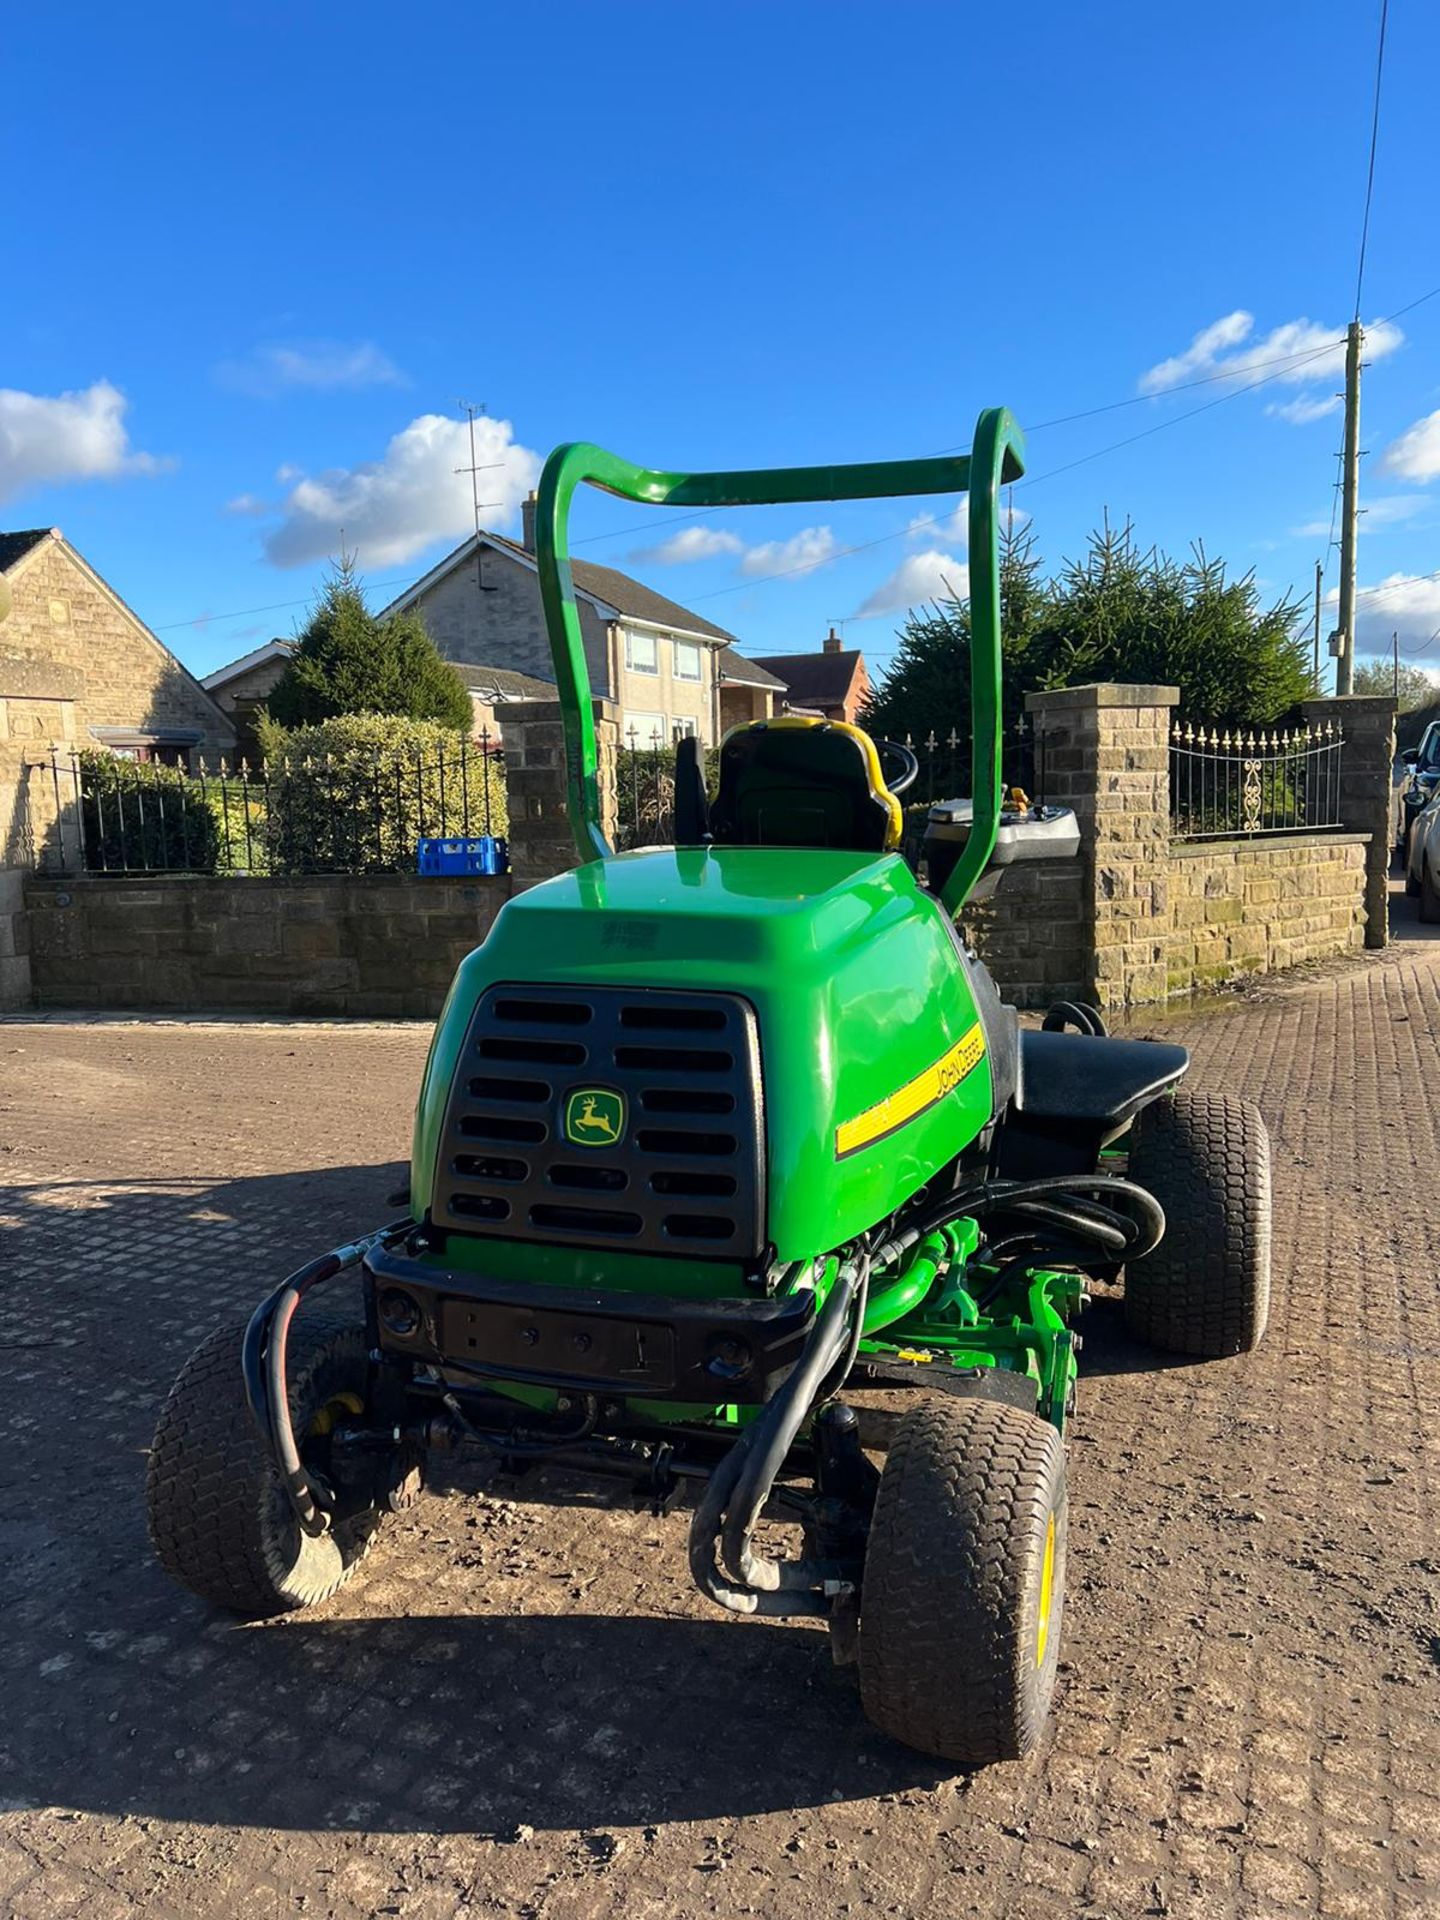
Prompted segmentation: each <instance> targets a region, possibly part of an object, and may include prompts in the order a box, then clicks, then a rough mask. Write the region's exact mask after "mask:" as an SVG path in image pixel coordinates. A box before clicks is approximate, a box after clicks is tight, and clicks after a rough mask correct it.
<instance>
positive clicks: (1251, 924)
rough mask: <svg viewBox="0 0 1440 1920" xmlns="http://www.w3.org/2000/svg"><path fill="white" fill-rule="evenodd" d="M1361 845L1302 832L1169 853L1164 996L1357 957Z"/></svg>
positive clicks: (1350, 836)
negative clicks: (1340, 957)
mask: <svg viewBox="0 0 1440 1920" xmlns="http://www.w3.org/2000/svg"><path fill="white" fill-rule="evenodd" d="M1369 846H1370V836H1369V835H1368V834H1364V833H1318V834H1310V833H1307V834H1303V835H1301V834H1292V835H1290V836H1288V837H1287V838H1285V839H1278V838H1277V839H1274V840H1196V841H1190V842H1186V843H1182V844H1178V845H1176V846H1174V847H1172V848H1171V850H1170V883H1169V890H1170V932H1169V937H1168V939H1167V941H1166V945H1165V961H1166V984H1167V986H1168V988H1169V991H1170V992H1171V993H1191V992H1194V991H1197V990H1203V989H1205V988H1207V987H1217V986H1223V985H1224V984H1225V983H1226V982H1227V981H1230V980H1235V979H1238V978H1239V977H1240V976H1241V975H1244V974H1247V973H1278V972H1279V971H1280V970H1281V969H1282V968H1284V967H1295V966H1299V965H1300V964H1301V962H1302V961H1306V960H1328V959H1333V958H1334V957H1335V956H1336V955H1337V954H1342V953H1357V952H1359V950H1360V949H1361V948H1362V947H1363V946H1364V944H1365V922H1366V914H1365V905H1364V900H1365V879H1366V863H1367V860H1368V857H1369Z"/></svg>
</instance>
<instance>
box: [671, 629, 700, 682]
mask: <svg viewBox="0 0 1440 1920" xmlns="http://www.w3.org/2000/svg"><path fill="white" fill-rule="evenodd" d="M670 644H671V646H672V647H673V648H674V660H675V665H674V669H673V671H674V674H675V678H676V679H677V680H683V681H684V682H685V683H686V685H687V686H692V687H698V686H699V684H700V682H701V681H702V680H703V679H704V678H705V649H704V648H703V647H702V646H701V644H700V642H699V641H698V640H680V639H676V640H672V641H671V643H670ZM683 660H693V661H694V663H695V671H694V672H693V673H686V672H685V670H684V668H683V667H682V666H681V662H682V661H683Z"/></svg>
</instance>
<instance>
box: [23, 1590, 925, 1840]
mask: <svg viewBox="0 0 1440 1920" xmlns="http://www.w3.org/2000/svg"><path fill="white" fill-rule="evenodd" d="M359 1598H360V1592H359V1591H357V1594H356V1599H357V1600H359ZM182 1604H183V1603H182ZM167 1610H168V1612H169V1614H170V1617H169V1618H168V1619H166V1620H164V1622H163V1624H164V1625H166V1626H168V1627H169V1628H170V1629H171V1631H170V1633H169V1634H168V1635H166V1636H165V1637H166V1638H168V1639H169V1641H170V1643H171V1646H172V1647H173V1648H174V1649H175V1651H176V1654H177V1655H178V1659H177V1661H176V1664H175V1665H174V1666H172V1667H171V1670H170V1672H169V1673H166V1674H162V1673H161V1672H158V1671H156V1668H157V1667H158V1666H160V1665H161V1664H162V1663H160V1662H155V1661H153V1660H152V1661H148V1662H147V1663H146V1665H147V1670H146V1671H145V1672H144V1674H143V1675H141V1674H134V1675H132V1679H133V1680H134V1681H136V1682H138V1684H137V1685H136V1686H135V1687H134V1689H133V1691H132V1692H131V1693H130V1695H129V1699H128V1705H125V1706H123V1707H122V1708H121V1710H120V1712H119V1714H118V1717H117V1716H116V1715H113V1714H112V1715H106V1714H103V1713H102V1714H100V1715H99V1716H98V1717H91V1716H90V1715H89V1713H88V1711H87V1710H86V1708H85V1706H84V1703H82V1702H79V1701H77V1702H75V1703H74V1705H73V1709H72V1711H73V1714H74V1718H75V1722H76V1724H75V1726H74V1727H71V1728H68V1729H67V1728H64V1727H63V1726H62V1727H57V1726H56V1725H54V1724H53V1723H52V1724H51V1725H49V1726H48V1727H44V1728H41V1727H39V1726H36V1725H35V1723H34V1722H33V1721H32V1720H30V1719H29V1718H28V1717H27V1719H26V1720H25V1721H23V1722H22V1723H21V1724H19V1725H16V1724H15V1723H14V1722H12V1723H11V1726H10V1728H9V1729H8V1731H7V1746H8V1748H9V1752H8V1754H7V1755H6V1756H4V1757H5V1758H8V1759H10V1760H11V1761H13V1762H14V1763H16V1765H15V1771H14V1773H13V1774H12V1775H11V1780H10V1783H9V1785H8V1786H7V1788H6V1789H5V1791H6V1792H7V1794H8V1795H9V1796H11V1798H10V1804H11V1805H14V1804H15V1798H14V1797H13V1796H15V1795H16V1793H17V1792H18V1793H20V1794H23V1798H24V1803H26V1804H41V1805H47V1804H48V1805H61V1806H68V1807H73V1808H77V1809H83V1810H88V1811H92V1812H96V1813H101V1814H109V1815H118V1814H127V1815H130V1816H138V1817H142V1818H143V1817H153V1818H160V1819H164V1820H173V1821H196V1822H202V1823H205V1824H207V1825H219V1826H235V1825H240V1826H254V1827H274V1828H280V1829H287V1830H304V1829H314V1828H330V1829H351V1830H356V1831H362V1830H363V1831H376V1832H391V1833H396V1832H403V1833H410V1832H424V1833H435V1832H463V1833H468V1834H477V1835H480V1836H482V1837H490V1838H493V1839H496V1840H513V1839H514V1838H515V1837H516V1829H517V1828H520V1827H522V1826H524V1827H531V1828H535V1829H543V1828H551V1829H567V1828H568V1829H575V1828H580V1829H593V1828H605V1827H611V1826H622V1827H623V1826H643V1825H661V1824H663V1823H665V1822H667V1821H674V1820H699V1819H720V1818H729V1817H735V1816H740V1815H745V1814H756V1813H767V1812H774V1811H779V1810H793V1809H796V1808H805V1807H813V1806H819V1805H822V1804H825V1803H827V1802H833V1801H836V1800H850V1799H861V1798H866V1797H869V1796H871V1795H874V1794H877V1793H891V1792H900V1791H905V1790H913V1789H916V1788H926V1787H933V1786H935V1785H936V1784H938V1783H939V1781H941V1780H942V1779H943V1778H945V1777H946V1776H947V1775H948V1774H949V1773H951V1772H953V1769H948V1768H945V1767H943V1766H942V1765H941V1763H939V1762H935V1761H929V1760H926V1759H924V1758H922V1757H921V1756H919V1755H917V1754H913V1753H909V1752H907V1751H906V1750H905V1749H903V1748H900V1747H898V1746H895V1745H894V1744H892V1743H891V1742H889V1741H886V1740H884V1739H882V1738H881V1737H880V1736H878V1735H876V1734H873V1733H871V1732H870V1731H869V1730H868V1729H867V1727H866V1725H865V1722H864V1721H863V1719H862V1717H861V1714H860V1707H859V1701H858V1699H857V1697H856V1687H855V1683H854V1679H853V1676H852V1675H851V1674H849V1673H847V1672H841V1671H837V1670H836V1669H835V1668H833V1667H832V1666H831V1664H830V1661H829V1657H828V1653H827V1650H826V1644H825V1639H824V1636H823V1635H822V1634H820V1633H819V1632H816V1631H814V1630H813V1629H805V1628H795V1627H786V1626H781V1625H777V1624H770V1623H762V1622H756V1621H746V1622H738V1621H727V1620H725V1619H723V1618H717V1619H714V1620H709V1619H704V1620H702V1619H677V1618H673V1617H670V1618H667V1617H655V1616H653V1615H652V1616H649V1617H640V1616H629V1617H616V1616H600V1615H594V1614H573V1613H572V1614H563V1615H524V1616H496V1615H443V1616H442V1615H420V1616H412V1617H408V1618H401V1619H397V1618H388V1617H387V1618H374V1617H372V1618H364V1617H352V1618H348V1619H330V1620H325V1619H311V1620H294V1621H289V1622H284V1623H281V1624H279V1625H275V1626H267V1627H258V1628H245V1627H231V1626H228V1625H227V1626H223V1627H222V1626H212V1627H211V1628H210V1629H209V1630H208V1631H204V1632H202V1633H199V1634H195V1635H194V1636H193V1637H191V1638H190V1639H189V1641H188V1645H187V1638H186V1636H185V1635H184V1634H183V1633H181V1632H178V1631H176V1630H175V1625H176V1623H175V1621H174V1617H173V1616H174V1612H175V1609H174V1608H168V1609H167ZM189 1617H190V1619H191V1620H193V1619H194V1615H193V1613H191V1614H190V1616H189ZM156 1624H157V1626H159V1625H161V1624H162V1622H161V1621H160V1620H157V1622H156ZM197 1646H203V1647H205V1648H206V1651H207V1652H208V1653H209V1654H210V1655H211V1657H212V1658H211V1664H210V1665H209V1666H208V1667H207V1668H206V1671H205V1676H204V1678H203V1679H202V1680H198V1681H197V1680H191V1681H189V1682H186V1681H184V1680H183V1679H180V1674H183V1671H184V1668H185V1666H186V1664H187V1660H186V1657H185V1656H186V1653H187V1652H188V1653H189V1654H190V1655H191V1656H192V1657H193V1655H194V1653H195V1651H196V1648H197ZM117 1654H118V1658H119V1660H120V1662H121V1663H122V1664H128V1663H127V1662H126V1657H125V1652H124V1649H118V1650H117ZM215 1655H218V1656H219V1657H218V1659H216V1658H214V1656H215ZM177 1667H178V1669H179V1672H177V1670H176V1668H177ZM177 1680H179V1684H177ZM107 1691H108V1690H107V1689H104V1688H102V1693H104V1692H107ZM67 1705H68V1703H67ZM70 1718H71V1711H67V1710H66V1709H63V1708H62V1713H61V1719H62V1721H66V1720H69V1719H70ZM31 1736H33V1738H32V1737H31ZM8 1771H9V1769H8V1768H5V1767H3V1766H0V1778H3V1777H4V1774H5V1773H6V1772H8Z"/></svg>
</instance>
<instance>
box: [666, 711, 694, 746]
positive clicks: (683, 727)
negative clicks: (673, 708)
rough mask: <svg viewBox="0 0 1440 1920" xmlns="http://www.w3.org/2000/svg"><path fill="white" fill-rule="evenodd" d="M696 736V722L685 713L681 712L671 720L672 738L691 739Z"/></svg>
mask: <svg viewBox="0 0 1440 1920" xmlns="http://www.w3.org/2000/svg"><path fill="white" fill-rule="evenodd" d="M694 736H695V722H694V721H693V720H691V719H689V718H687V716H686V715H684V714H679V715H677V716H676V718H675V719H673V720H672V721H671V722H670V737H671V739H672V740H690V739H693V738H694Z"/></svg>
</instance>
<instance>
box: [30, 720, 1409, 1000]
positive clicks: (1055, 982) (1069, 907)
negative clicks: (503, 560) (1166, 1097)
mask: <svg viewBox="0 0 1440 1920" xmlns="http://www.w3.org/2000/svg"><path fill="white" fill-rule="evenodd" d="M1175 699H1176V693H1175V689H1174V688H1173V687H1148V686H1110V685H1097V686H1088V687H1066V688H1063V689H1061V690H1059V691H1055V692H1049V693H1042V694H1032V695H1030V696H1029V698H1028V700H1027V702H1026V704H1027V707H1028V709H1029V711H1030V712H1031V714H1032V715H1033V717H1034V721H1035V729H1036V734H1037V737H1038V739H1039V740H1040V741H1041V742H1042V743H1043V744H1042V765H1043V769H1044V783H1045V795H1044V797H1045V798H1046V799H1047V800H1050V801H1053V802H1056V803H1058V804H1060V805H1062V806H1069V807H1073V808H1074V810H1075V813H1076V816H1077V819H1078V821H1079V825H1080V853H1079V856H1078V857H1077V858H1076V859H1074V860H1070V861H1054V860H1047V861H1037V862H1035V863H1034V865H1033V866H1031V865H1020V866H1014V867H1011V868H1010V869H1008V870H1007V871H1006V872H1004V873H1003V874H1002V875H1001V877H1000V880H999V884H998V886H997V888H996V891H995V893H994V895H993V896H992V897H991V898H990V899H988V900H985V901H980V902H977V903H976V904H975V905H974V906H973V907H972V908H971V909H970V910H969V912H968V913H967V914H966V916H965V926H966V931H967V933H968V934H969V936H970V938H971V939H972V940H973V941H974V943H975V944H976V946H977V947H978V949H979V951H980V953H981V955H982V956H983V957H984V958H985V959H986V960H987V962H988V963H989V965H990V966H991V968H992V970H993V972H994V974H995V977H996V979H997V980H998V982H999V984H1000V987H1001V990H1002V991H1003V992H1004V993H1005V994H1006V995H1007V996H1008V997H1009V998H1010V999H1012V1000H1013V1001H1014V1002H1016V1004H1018V1005H1020V1006H1023V1007H1028V1008H1039V1007H1046V1006H1049V1005H1050V1004H1051V1003H1052V1002H1053V1001H1056V1000H1063V999H1085V1000H1090V1001H1093V1002H1094V1003H1095V1004H1096V1005H1098V1006H1099V1007H1101V1008H1102V1009H1103V1010H1105V1011H1107V1012H1108V1011H1112V1010H1116V1009H1119V1008H1123V1007H1126V1006H1134V1005H1144V1004H1152V1003H1155V1002H1158V1001H1162V1000H1164V999H1165V998H1166V996H1167V995H1168V994H1176V993H1185V992H1189V991H1192V990H1194V989H1199V988H1206V987H1212V986H1214V985H1217V984H1220V983H1223V982H1225V981H1228V980H1231V979H1235V978H1237V977H1239V976H1240V975H1243V974H1247V973H1262V972H1269V971H1272V970H1275V969H1278V968H1281V967H1285V966H1292V965H1294V964H1295V963H1296V962H1298V961H1302V960H1316V959H1325V958H1329V957H1333V956H1336V955H1341V954H1345V953H1350V952H1353V951H1354V950H1355V949H1356V948H1357V947H1358V946H1359V945H1360V944H1361V943H1362V942H1363V943H1364V944H1366V945H1372V946H1374V945H1383V944H1384V941H1385V913H1384V910H1385V884H1386V869H1387V866H1388V860H1389V836H1390V826H1389V820H1390V807H1391V762H1392V758H1393V751H1394V709H1395V703H1394V702H1393V701H1392V700H1386V699H1376V698H1371V697H1360V696H1357V697H1352V698H1348V699H1344V700H1336V701H1326V702H1323V703H1316V704H1315V705H1307V707H1306V710H1305V717H1306V718H1307V719H1308V720H1311V721H1323V720H1327V719H1331V720H1334V721H1336V722H1337V723H1338V724H1339V726H1340V727H1341V729H1342V731H1343V733H1344V736H1345V749H1344V753H1345V758H1344V762H1343V773H1342V779H1341V787H1340V812H1341V818H1342V830H1341V831H1338V832H1326V833H1317V834H1288V835H1285V836H1272V837H1269V838H1265V837H1258V838H1255V839H1244V840H1226V841H1220V842H1213V841H1212V842H1207V841H1194V842H1179V843H1173V844H1172V840H1171V833H1170V760H1169V732H1170V724H1171V719H1172V710H1173V707H1174V703H1175ZM595 721H596V736H597V744H598V747H599V762H600V764H599V773H598V797H599V804H600V813H601V820H602V826H603V827H604V828H605V830H606V831H607V834H608V837H609V838H610V839H611V840H612V841H613V838H614V826H615V778H614V775H615V749H616V745H617V741H618V725H617V722H616V718H615V714H614V710H613V708H611V707H610V706H609V705H608V704H607V703H605V702H601V701H597V702H596V707H595ZM505 743H506V775H507V786H508V788H509V792H510V855H511V862H512V867H513V873H512V874H511V875H507V876H505V877H504V878H502V879H496V880H482V879H475V880H459V879H457V880H430V879H423V880H422V879H419V878H418V877H416V876H413V875H386V876H375V877H364V878H347V877H344V876H325V877H319V878H309V879H303V880H302V879H297V880H262V879H245V880H221V879H202V878H195V879H190V878H170V877H164V876H162V877H156V878H153V879H143V878H123V877H112V878H106V877H100V876H90V877H85V878H74V879H67V878H63V877H60V876H54V875H51V876H45V877H41V876H38V875H31V876H29V877H28V878H27V880H26V883H25V892H24V897H25V906H26V909H27V911H26V912H25V913H23V914H21V913H17V912H14V911H13V900H12V906H11V908H5V907H4V906H3V900H0V987H3V985H4V984H5V980H6V977H7V973H9V974H12V975H13V976H14V978H15V983H16V985H17V986H18V984H19V975H20V972H21V969H22V968H23V967H24V966H25V964H26V959H25V944H26V942H27V940H28V947H29V955H28V966H29V970H30V974H31V977H32V979H33V983H34V992H35V998H36V1001H37V1002H38V1004H40V1005H41V1006H51V1007H57V1006H70V1007H82V1006H93V1007H115V1008H127V1007H134V1008H156V1009H160V1008H167V1009H187V1010H192V1011H193V1010H203V1009H205V1008H212V1009H215V1008H220V1009H223V1008H234V1009H244V1010H247V1011H253V1012H275V1013H296V1014H322V1015H331V1014H354V1015H361V1016H371V1017H384V1016H387V1015H414V1016H417V1017H419V1016H426V1015H432V1014H434V1013H435V1012H436V1011H437V1009H438V1008H439V1006H440V1003H441V1001H442V999H443V998H444V994H445V991H446V989H447V987H448V986H449V984H450V980H451V977H452V975H453V973H454V970H455V968H456V966H457V964H458V963H459V961H460V960H461V959H462V958H463V957H464V955H465V954H466V953H468V952H470V951H471V949H472V948H474V947H475V946H477V945H478V944H479V943H480V941H481V940H482V939H483V937H484V935H485V933H486V932H487V931H488V929H489V927H490V925H491V922H492V921H493V920H494V917H495V914H496V913H497V912H498V910H499V908H500V906H501V904H502V903H503V902H504V901H505V900H506V899H508V898H509V896H510V894H511V892H512V891H518V890H519V889H522V888H524V887H526V886H530V885H533V884H534V883H535V882H536V881H537V880H542V879H545V878H546V877H548V876H549V875H551V874H554V873H558V872H563V871H564V870H565V869H566V868H569V867H573V866H575V865H576V864H578V862H577V856H576V852H575V847H574V843H573V840H572V839H571V835H570V823H569V818H568V815H567V811H566V793H565V751H564V732H563V728H562V726H561V723H560V715H559V709H558V707H557V706H556V705H555V704H554V703H547V702H538V703H523V704H521V703H517V704H516V705H514V706H513V707H510V708H507V710H506V714H505ZM13 893H14V887H13V884H12V886H11V888H10V895H6V896H4V898H10V896H11V895H13ZM6 915H8V918H9V922H10V924H9V925H8V927H7V926H6V924H5V916H6ZM27 921H28V923H29V924H28V929H27V926H26V924H25V923H26V922H27ZM7 942H8V943H9V944H10V946H11V947H12V948H13V951H12V952H10V953H6V951H5V946H6V943H7Z"/></svg>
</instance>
